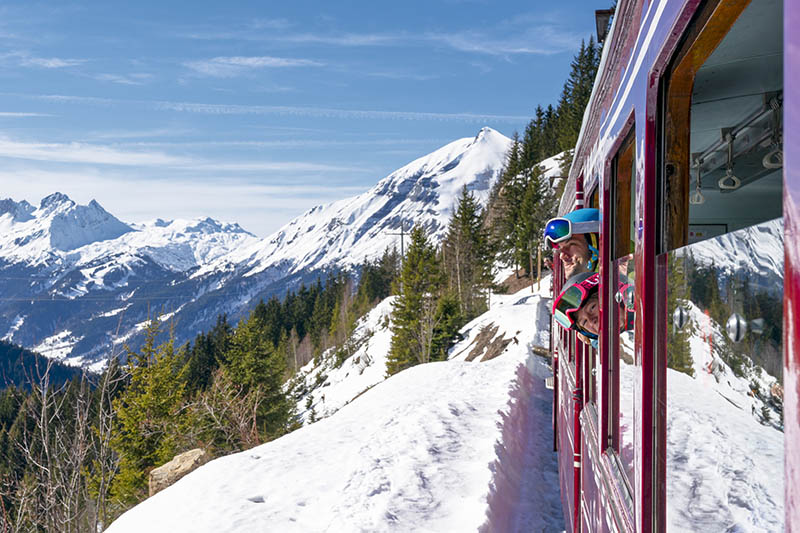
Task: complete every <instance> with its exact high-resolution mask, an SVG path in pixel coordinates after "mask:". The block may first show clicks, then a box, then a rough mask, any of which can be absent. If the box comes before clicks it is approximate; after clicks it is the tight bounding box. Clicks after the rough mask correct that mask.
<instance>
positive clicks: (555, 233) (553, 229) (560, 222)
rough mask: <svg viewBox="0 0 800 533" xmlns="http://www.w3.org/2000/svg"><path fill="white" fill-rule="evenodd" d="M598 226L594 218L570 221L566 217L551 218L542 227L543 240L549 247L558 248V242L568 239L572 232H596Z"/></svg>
mask: <svg viewBox="0 0 800 533" xmlns="http://www.w3.org/2000/svg"><path fill="white" fill-rule="evenodd" d="M598 226H599V223H598V222H597V221H596V220H589V221H586V222H572V221H571V220H569V219H568V218H551V219H550V220H549V221H548V222H547V225H546V226H545V227H544V242H545V243H546V244H547V245H548V246H550V247H551V248H558V243H561V242H564V241H567V240H569V238H570V237H572V235H573V234H581V233H597V232H598V229H599V228H598Z"/></svg>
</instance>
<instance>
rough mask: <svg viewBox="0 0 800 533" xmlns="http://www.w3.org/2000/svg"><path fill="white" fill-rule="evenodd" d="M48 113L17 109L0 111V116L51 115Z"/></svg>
mask: <svg viewBox="0 0 800 533" xmlns="http://www.w3.org/2000/svg"><path fill="white" fill-rule="evenodd" d="M52 116H53V115H51V114H49V113H25V112H17V111H0V117H52Z"/></svg>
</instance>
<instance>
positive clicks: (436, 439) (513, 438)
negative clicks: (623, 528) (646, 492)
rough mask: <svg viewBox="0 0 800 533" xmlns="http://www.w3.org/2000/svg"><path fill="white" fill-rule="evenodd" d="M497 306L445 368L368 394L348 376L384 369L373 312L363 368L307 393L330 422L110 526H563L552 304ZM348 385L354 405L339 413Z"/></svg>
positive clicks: (198, 474) (219, 463)
mask: <svg viewBox="0 0 800 533" xmlns="http://www.w3.org/2000/svg"><path fill="white" fill-rule="evenodd" d="M492 298H493V302H492V309H491V310H490V311H489V312H488V313H486V314H484V315H482V316H481V317H479V318H478V319H476V320H475V321H473V322H472V323H470V324H468V325H467V326H466V327H465V328H464V333H465V337H466V338H465V340H464V341H462V342H461V343H459V344H458V345H457V346H455V347H454V349H453V351H452V354H453V358H452V359H451V360H450V361H445V362H439V363H431V364H426V365H419V366H417V367H414V368H411V369H409V370H406V371H404V372H401V373H399V374H397V375H395V376H393V377H391V378H389V379H386V380H383V378H382V377H380V378H379V380H380V382H379V383H377V384H366V383H362V386H365V387H370V388H369V389H368V390H367V391H366V392H363V393H361V391H360V390H357V389H354V388H353V387H352V385H351V384H352V380H350V379H348V378H345V377H344V376H346V375H348V374H349V375H350V377H352V378H353V379H356V376H364V375H365V374H367V375H370V374H369V373H370V372H373V373H374V370H375V369H372V370H370V369H369V368H368V367H371V366H373V365H376V368H378V369H380V368H383V365H384V364H385V359H384V358H385V351H386V347H385V332H386V328H387V327H388V324H387V323H386V321H385V319H383V320H380V319H379V317H380V316H381V315H384V316H385V312H386V310H385V309H384V310H382V311H378V312H376V313H375V314H376V315H377V317H373V318H374V319H375V322H374V323H372V324H370V325H369V326H370V327H367V328H366V329H371V333H370V334H369V335H367V339H366V340H365V341H364V343H363V344H362V346H360V347H359V349H358V351H357V352H356V354H355V355H354V356H352V357H351V359H352V358H353V357H358V358H359V359H358V363H355V360H351V361H345V362H344V363H343V364H342V365H340V366H339V367H338V368H331V369H329V370H328V372H326V374H325V377H324V380H323V379H321V380H320V381H324V382H329V385H328V386H327V387H324V390H325V392H324V395H325V398H326V401H327V402H328V406H327V407H325V408H323V404H322V403H320V402H321V400H322V395H321V394H317V395H314V396H312V401H311V403H312V407H313V404H318V407H319V409H316V413H317V414H319V415H325V414H328V413H329V412H332V414H330V416H328V417H327V418H324V419H322V420H319V421H317V422H315V423H313V424H310V425H307V426H305V427H303V428H302V429H300V430H297V431H295V432H293V433H291V434H289V435H286V436H284V437H282V438H280V439H278V440H276V441H273V442H270V443H267V444H264V445H261V446H258V447H256V448H253V449H251V450H248V451H246V452H242V453H239V454H234V455H231V456H228V457H223V458H220V459H217V460H215V461H212V462H211V463H209V464H207V465H205V466H203V467H201V468H200V469H198V470H196V471H195V472H193V473H191V474H189V475H188V476H186V477H184V478H183V479H181V480H180V481H178V482H177V483H176V484H175V485H173V486H172V487H169V488H168V489H166V490H164V491H163V492H161V493H158V494H156V495H155V496H153V497H152V498H150V499H148V500H146V501H145V502H143V503H142V504H140V505H139V506H137V507H135V508H134V509H132V510H131V511H129V512H128V513H126V514H125V515H123V516H122V517H121V518H120V519H118V520H117V522H115V523H114V524H112V525H111V527H110V528H109V531H111V532H117V533H118V532H127V531H143V530H146V531H148V532H149V533H155V532H157V531H170V532H175V531H193V532H196V531H209V532H211V531H214V532H223V531H231V532H233V531H282V532H291V531H303V532H309V531H336V532H339V531H475V530H484V531H517V530H519V531H530V530H535V531H561V529H563V520H562V512H561V507H560V500H559V494H558V484H557V470H556V469H557V466H556V458H555V453H554V452H552V430H551V428H550V413H551V405H550V403H551V395H550V392H549V391H547V390H546V389H545V387H544V379H545V377H547V376H548V375H549V369H548V367H547V363H546V360H544V359H542V358H540V357H538V356H534V355H532V352H531V348H532V346H533V345H536V344H542V343H543V341H544V342H546V335H547V331H546V324H545V323H543V321H542V317H546V300H545V299H544V298H543V297H542V296H540V295H532V294H531V293H530V289H526V290H524V291H521V292H520V293H518V294H516V295H507V296H493V297H492ZM543 312H544V314H542V313H543ZM362 326H364V324H362ZM497 326H499V327H498V330H497V331H496V332H495V334H494V339H495V340H496V339H498V338H499V337H501V336H502V337H503V339H505V340H507V341H508V343H507V345H506V346H505V347H504V349H503V350H502V351H501V352H500V353H499V355H497V357H494V358H493V359H491V360H489V361H485V362H478V361H479V360H480V359H481V358H482V357H484V356H485V355H486V354H481V353H477V352H476V351H475V350H474V348H475V344H474V341H475V340H476V339H477V337H478V336H479V335H480V333H481V331H486V327H489V328H490V329H491V328H493V327H497ZM382 332H383V333H382ZM382 335H384V336H382ZM484 337H485V335H484ZM382 339H383V340H382ZM370 343H374V344H370ZM382 343H383V345H384V349H383V353H381V354H380V355H379V354H377V353H370V352H369V350H370V346H374V347H377V346H378V345H379V344H382ZM545 345H546V344H545ZM466 359H471V360H470V361H467V360H466ZM315 380H316V378H315ZM366 381H370V380H366ZM343 387H350V389H351V391H352V392H353V393H354V396H357V397H355V398H354V399H352V401H350V403H347V404H346V405H343V406H341V408H338V406H337V407H336V408H334V407H333V403H340V402H341V398H340V395H339V394H338V393H337V388H338V389H340V390H341V388H343ZM359 393H361V394H359ZM333 399H336V402H333ZM332 402H333V403H332ZM336 409H338V410H336Z"/></svg>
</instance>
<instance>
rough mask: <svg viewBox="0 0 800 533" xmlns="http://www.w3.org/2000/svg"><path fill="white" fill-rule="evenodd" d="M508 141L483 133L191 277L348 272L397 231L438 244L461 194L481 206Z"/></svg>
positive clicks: (310, 214) (307, 214)
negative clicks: (416, 231) (418, 232)
mask: <svg viewBox="0 0 800 533" xmlns="http://www.w3.org/2000/svg"><path fill="white" fill-rule="evenodd" d="M510 145H511V139H509V138H508V137H506V136H504V135H502V134H501V133H499V132H497V131H495V130H493V129H491V128H482V129H481V130H480V131H479V132H478V134H477V135H476V136H475V137H466V138H463V139H459V140H457V141H453V142H451V143H449V144H447V145H445V146H443V147H441V148H439V149H438V150H435V151H433V152H431V153H430V154H428V155H426V156H423V157H420V158H418V159H416V160H414V161H412V162H411V163H408V164H407V165H405V166H403V167H402V168H399V169H397V170H395V171H394V172H392V173H391V174H389V175H388V176H386V177H385V178H383V179H381V180H380V181H379V182H378V183H377V184H376V185H375V186H374V187H372V189H370V190H368V191H366V192H364V193H363V194H361V195H359V196H356V197H353V198H347V199H344V200H339V201H337V202H333V203H331V204H328V205H324V206H317V207H314V208H312V209H310V210H308V211H306V212H305V213H303V214H302V215H301V216H299V217H298V218H296V219H294V220H293V221H291V222H290V223H288V224H287V225H285V226H284V227H282V228H281V229H280V230H278V231H277V232H276V233H274V234H272V235H270V236H269V237H267V238H266V239H264V240H263V241H260V242H258V243H256V244H254V245H252V246H251V247H248V248H244V249H241V250H236V251H234V252H233V253H232V254H231V255H229V256H226V257H222V258H220V260H219V263H212V264H209V265H207V266H206V267H203V268H202V269H201V270H200V271H199V272H197V273H196V274H195V275H196V276H202V275H204V274H207V273H211V272H214V271H223V270H228V271H230V270H231V267H233V269H234V270H238V269H239V268H240V267H243V268H244V269H246V272H247V274H246V275H247V276H251V275H254V274H257V273H259V272H264V271H267V270H272V271H274V272H275V275H280V276H284V275H287V274H292V273H297V272H300V271H303V270H310V269H325V268H331V267H334V268H339V267H344V268H347V267H349V266H353V265H358V264H360V263H362V262H363V261H364V260H365V259H374V258H376V257H379V256H380V254H381V253H383V251H384V250H386V249H387V248H391V247H392V246H397V245H398V244H399V243H398V237H397V236H396V235H394V233H396V232H397V230H399V229H400V228H401V227H404V228H405V230H406V231H408V230H409V229H410V228H411V227H413V226H415V225H420V226H422V227H424V228H426V230H427V232H428V234H429V237H430V238H431V239H433V240H434V241H438V240H440V239H441V238H442V237H443V235H444V232H445V229H446V227H447V222H448V220H449V219H450V217H451V215H452V211H453V208H454V206H455V204H456V201H457V199H458V196H459V195H460V194H461V189H462V188H463V187H465V186H466V187H467V188H468V189H469V190H470V191H472V192H473V194H474V195H475V197H476V198H477V200H478V201H479V202H480V203H481V204H485V203H486V201H487V199H488V197H489V190H490V189H491V186H492V184H493V183H494V181H495V180H496V179H497V177H498V176H499V175H500V172H502V168H503V165H504V162H505V155H506V152H507V151H508V148H509V147H510Z"/></svg>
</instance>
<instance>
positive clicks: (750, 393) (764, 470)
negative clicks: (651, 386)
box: [667, 219, 784, 531]
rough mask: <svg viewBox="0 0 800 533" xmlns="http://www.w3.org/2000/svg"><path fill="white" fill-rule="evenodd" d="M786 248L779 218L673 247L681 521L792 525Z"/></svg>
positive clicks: (674, 510) (672, 395) (675, 439)
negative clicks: (787, 466)
mask: <svg viewBox="0 0 800 533" xmlns="http://www.w3.org/2000/svg"><path fill="white" fill-rule="evenodd" d="M782 248H783V222H782V219H776V220H773V221H770V222H765V223H763V224H759V225H757V226H753V227H750V228H745V229H743V230H739V231H736V232H733V233H729V234H726V235H724V236H721V237H717V238H714V239H709V240H705V241H702V242H699V243H696V244H693V245H690V246H686V247H684V248H680V249H677V250H674V251H672V252H670V253H669V254H668V259H667V268H668V272H667V286H668V292H667V310H668V313H669V319H670V322H671V323H670V324H667V331H668V334H667V367H668V368H667V520H668V525H669V526H670V528H669V530H670V531H700V530H709V531H730V530H736V531H752V530H757V531H782V529H783V477H784V476H783V374H782V368H783V365H782V356H781V339H782V324H783V316H782V312H783V263H782V259H783V254H782V253H777V254H776V253H775V251H776V250H782ZM708 528H710V529H708Z"/></svg>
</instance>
